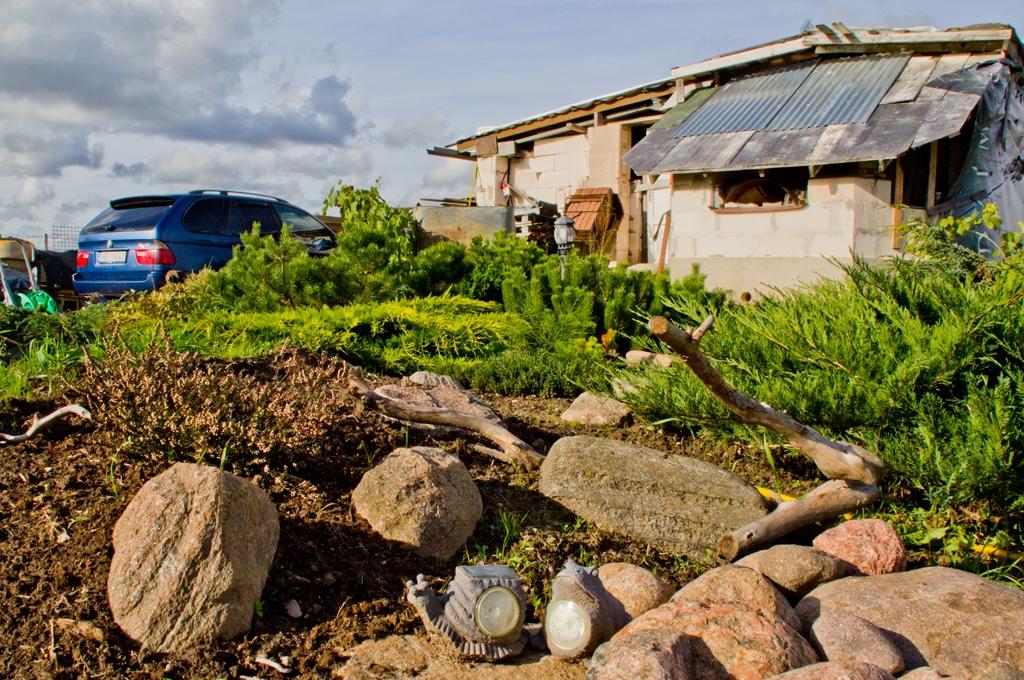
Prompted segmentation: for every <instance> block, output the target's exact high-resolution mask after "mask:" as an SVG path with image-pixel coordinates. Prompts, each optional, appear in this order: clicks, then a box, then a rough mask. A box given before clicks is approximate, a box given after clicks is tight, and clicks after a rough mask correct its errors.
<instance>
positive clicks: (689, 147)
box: [654, 130, 754, 174]
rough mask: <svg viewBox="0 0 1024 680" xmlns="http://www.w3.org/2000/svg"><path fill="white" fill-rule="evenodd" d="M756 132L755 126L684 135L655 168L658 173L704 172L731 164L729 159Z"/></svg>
mask: <svg viewBox="0 0 1024 680" xmlns="http://www.w3.org/2000/svg"><path fill="white" fill-rule="evenodd" d="M753 134H754V131H753V130H742V131H739V132H723V133H720V134H717V135H701V136H699V137H683V138H682V139H680V140H677V141H678V142H679V143H678V144H676V146H675V148H674V149H672V150H671V151H670V152H669V153H668V155H666V156H665V158H664V159H663V160H662V161H661V162H660V163H658V165H657V166H656V167H655V168H654V172H655V173H658V174H660V173H663V172H702V171H704V170H714V169H719V168H727V167H729V163H730V161H732V159H733V157H734V156H735V155H736V153H737V152H738V151H739V150H740V149H742V148H743V145H744V144H746V143H747V140H748V139H750V138H751V137H752V136H753Z"/></svg>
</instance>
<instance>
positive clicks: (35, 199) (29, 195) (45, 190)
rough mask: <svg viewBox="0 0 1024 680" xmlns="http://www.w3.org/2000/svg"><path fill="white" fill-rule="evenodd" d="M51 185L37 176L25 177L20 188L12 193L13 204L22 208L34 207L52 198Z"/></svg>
mask: <svg viewBox="0 0 1024 680" xmlns="http://www.w3.org/2000/svg"><path fill="white" fill-rule="evenodd" d="M53 196H54V192H53V187H52V186H51V185H50V184H48V183H47V182H44V181H43V180H41V179H39V178H38V177H26V178H25V179H24V180H22V182H21V188H20V189H19V190H18V193H16V194H15V195H14V200H13V202H14V205H17V206H20V207H23V208H34V207H36V206H39V205H42V204H43V203H47V202H49V201H50V200H51V199H53Z"/></svg>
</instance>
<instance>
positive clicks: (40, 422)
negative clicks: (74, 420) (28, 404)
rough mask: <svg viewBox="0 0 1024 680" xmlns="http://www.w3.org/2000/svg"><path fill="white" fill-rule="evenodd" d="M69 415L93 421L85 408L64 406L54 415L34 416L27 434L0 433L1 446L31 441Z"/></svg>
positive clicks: (70, 405)
mask: <svg viewBox="0 0 1024 680" xmlns="http://www.w3.org/2000/svg"><path fill="white" fill-rule="evenodd" d="M69 414H74V415H76V416H78V417H80V418H85V419H86V420H92V414H91V413H89V411H87V410H86V409H85V408H83V407H81V406H79V405H78V404H68V405H67V406H62V407H61V408H59V409H57V410H56V411H54V412H53V413H51V414H49V415H47V416H43V417H42V418H40V417H38V416H33V417H32V425H31V426H29V428H28V430H26V431H25V434H4V433H3V432H0V444H17V443H18V442H23V441H25V440H26V439H31V438H32V437H34V436H36V435H37V434H38V433H39V432H41V431H43V430H45V429H46V428H47V427H49V426H50V425H51V424H52V423H54V422H56V421H58V420H60V419H61V418H63V417H64V416H66V415H69Z"/></svg>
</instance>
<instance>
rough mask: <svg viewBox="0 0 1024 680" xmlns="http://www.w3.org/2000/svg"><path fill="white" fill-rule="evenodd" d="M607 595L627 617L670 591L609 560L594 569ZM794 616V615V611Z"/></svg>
mask: <svg viewBox="0 0 1024 680" xmlns="http://www.w3.org/2000/svg"><path fill="white" fill-rule="evenodd" d="M597 578H599V579H600V580H601V585H603V586H604V589H605V590H607V591H608V594H609V595H611V596H612V597H614V598H615V599H616V600H618V601H619V602H621V603H622V608H623V609H625V610H626V614H628V615H629V618H630V620H632V619H635V618H636V617H638V616H640V615H641V614H644V613H646V612H648V611H650V610H651V609H654V608H655V607H657V606H659V605H662V604H665V603H666V602H668V598H669V597H671V595H672V591H671V589H669V587H668V586H667V585H666V584H665V582H664V581H662V580H661V579H660V578H658V577H657V576H655V575H654V573H653V572H651V571H649V570H647V569H644V568H643V567H638V566H637V565H635V564H628V563H626V562H609V563H608V564H602V565H601V566H600V567H598V569H597ZM794 616H796V614H794Z"/></svg>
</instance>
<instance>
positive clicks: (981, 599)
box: [796, 567, 1024, 678]
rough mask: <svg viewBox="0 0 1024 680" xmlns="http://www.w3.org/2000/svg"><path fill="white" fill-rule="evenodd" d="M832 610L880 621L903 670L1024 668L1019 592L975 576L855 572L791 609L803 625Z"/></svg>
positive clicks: (968, 673) (938, 571)
mask: <svg viewBox="0 0 1024 680" xmlns="http://www.w3.org/2000/svg"><path fill="white" fill-rule="evenodd" d="M834 611H843V612H847V613H850V614H854V615H856V616H859V617H860V618H862V619H865V620H867V621H870V622H871V623H873V624H874V625H875V626H877V627H878V628H879V629H880V630H882V632H884V633H885V634H886V636H887V637H889V639H890V640H891V641H892V642H893V643H895V645H896V646H897V648H899V650H900V653H901V654H902V655H903V661H904V666H905V667H906V668H908V669H913V668H916V667H918V666H931V667H932V668H934V669H935V670H936V671H939V672H940V673H943V674H946V675H952V676H955V677H963V678H971V677H974V676H975V674H976V673H977V671H978V669H981V668H985V667H989V666H991V665H993V664H1005V665H1007V666H1010V667H1012V668H1015V669H1018V670H1024V627H1022V626H1021V622H1022V621H1024V592H1021V591H1019V590H1015V589H1013V588H1009V587H1007V586H1003V585H999V584H998V583H994V582H992V581H989V580H987V579H984V578H982V577H980V576H975V575H974V574H969V573H967V572H964V571H959V570H956V569H948V568H945V567H927V568H925V569H914V570H911V571H907V572H898V573H892V574H882V575H879V576H853V577H848V578H844V579H840V580H838V581H832V582H831V583H826V584H824V585H821V586H818V587H817V588H815V589H814V590H812V591H811V592H810V593H808V594H807V596H806V597H804V599H803V600H801V601H800V603H799V604H798V605H797V607H796V612H797V615H798V616H800V618H801V620H802V621H803V623H804V626H805V627H807V626H812V625H813V624H814V622H815V620H816V619H817V618H818V617H819V616H820V615H821V614H824V613H828V612H834Z"/></svg>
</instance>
